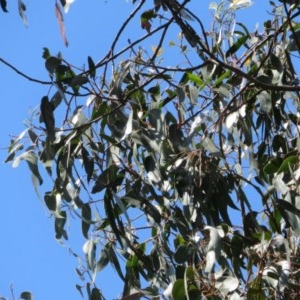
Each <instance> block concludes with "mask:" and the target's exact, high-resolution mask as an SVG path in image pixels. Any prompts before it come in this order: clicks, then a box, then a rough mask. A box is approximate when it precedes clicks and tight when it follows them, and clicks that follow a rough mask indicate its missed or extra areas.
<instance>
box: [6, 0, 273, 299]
mask: <svg viewBox="0 0 300 300" xmlns="http://www.w3.org/2000/svg"><path fill="white" fill-rule="evenodd" d="M24 2H25V4H26V5H27V17H28V22H29V27H28V28H25V27H24V26H23V24H22V21H21V19H20V18H19V16H18V11H17V7H16V6H17V5H16V4H17V3H16V1H12V0H8V9H9V13H8V14H4V13H0V25H1V35H0V39H1V47H0V57H1V58H3V59H5V60H7V61H9V62H10V63H12V64H13V65H14V66H15V67H17V68H18V69H20V70H21V71H23V72H24V73H26V74H28V75H30V76H32V77H35V78H38V79H42V80H48V79H49V78H48V75H47V72H46V71H45V68H44V60H43V59H42V48H43V47H48V48H49V49H50V51H51V52H52V53H57V52H58V51H61V52H62V54H63V57H64V58H66V59H67V60H68V61H70V62H72V63H73V64H75V65H78V66H83V64H86V58H87V56H88V55H90V56H92V57H93V59H94V60H95V61H97V60H98V59H101V58H102V57H103V55H104V54H106V52H107V51H108V49H109V45H110V42H111V41H112V39H113V37H114V34H115V33H116V31H117V29H118V28H119V26H120V24H122V22H123V20H125V18H126V16H127V15H128V13H129V12H130V11H131V10H132V4H131V1H128V3H127V2H126V1H125V0H108V1H104V0H102V1H101V0H90V1H84V0H76V1H75V2H74V4H73V5H72V6H71V8H70V11H69V13H68V14H67V15H66V16H65V21H66V29H67V37H68V40H69V47H68V48H66V47H64V45H63V42H62V39H61V37H60V34H59V30H58V25H57V23H56V19H55V15H54V1H24ZM192 2H193V1H192ZM196 2H197V1H196ZM200 2H201V10H200V11H199V15H200V18H202V19H203V20H204V22H205V23H206V24H209V22H210V20H211V12H209V10H208V4H209V2H210V1H208V0H203V1H199V2H198V8H199V7H200V5H199V3H200ZM256 2H257V3H254V6H253V7H252V8H251V9H247V10H246V11H245V13H242V14H241V16H242V17H241V20H242V21H243V22H246V23H247V24H249V25H250V24H251V25H250V29H252V28H254V25H255V24H256V22H259V23H260V25H262V23H263V21H264V19H263V16H266V5H267V4H268V1H262V0H256ZM262 3H263V4H262ZM149 4H152V1H150V2H149ZM195 13H196V14H197V11H195ZM133 30H134V31H135V33H136V34H138V35H141V34H143V32H142V30H141V29H140V28H139V24H138V23H137V24H136V27H134V28H133ZM121 46H122V45H120V46H119V49H121V48H122V47H121ZM47 92H48V88H47V87H46V86H41V85H38V84H36V83H32V82H29V81H28V80H26V79H24V78H21V77H20V76H19V75H17V74H16V73H14V72H13V71H12V70H10V69H8V68H7V67H6V66H4V65H2V64H0V99H1V102H0V103H1V106H2V109H1V110H0V128H1V130H0V135H1V136H0V147H1V150H0V160H1V165H0V188H1V191H2V193H1V196H0V204H1V209H0V240H1V244H0V245H1V246H0V296H4V297H8V298H11V293H10V285H11V284H13V288H14V292H15V297H16V299H17V298H18V296H19V294H20V292H21V291H24V290H29V291H31V292H32V293H33V294H34V296H35V299H37V300H39V299H43V300H52V299H81V297H80V295H79V293H78V291H76V289H75V284H81V283H83V282H81V281H80V279H79V278H78V277H77V275H76V273H75V267H76V266H77V261H76V259H75V258H74V257H73V256H72V255H70V254H69V251H68V247H62V246H60V245H59V244H58V243H57V242H56V241H55V238H54V228H53V227H54V225H53V219H51V218H49V215H48V214H47V213H46V212H45V209H44V206H43V205H42V203H41V202H40V201H39V199H38V198H37V196H36V194H35V192H34V190H33V187H32V184H31V178H30V174H29V171H28V169H27V165H26V164H25V163H21V165H20V166H19V167H18V168H17V169H12V168H11V165H6V164H4V163H2V162H3V161H4V160H5V157H6V151H5V150H2V149H3V148H4V147H5V146H7V145H8V144H9V140H10V138H9V135H10V134H11V135H16V134H19V133H20V132H21V131H22V130H24V129H25V127H24V125H23V124H22V122H23V121H24V120H26V119H28V118H29V117H30V114H31V112H32V110H33V109H34V108H35V107H36V106H39V101H40V99H41V97H42V96H44V95H46V94H47ZM71 226H72V227H71V233H70V239H69V241H68V244H67V246H70V247H71V248H72V249H74V250H75V251H77V253H78V254H80V255H83V253H82V244H83V243H84V239H83V238H82V237H81V231H80V229H79V228H78V227H76V226H77V225H76V224H71ZM76 231H77V232H76ZM116 276H117V275H116V273H115V272H114V271H110V272H105V274H102V273H100V274H98V276H97V278H98V282H99V283H100V284H99V286H101V287H102V288H103V290H104V295H107V299H114V298H116V297H117V296H118V295H120V292H121V288H120V286H119V285H118V284H116V282H117V280H116V279H115V277H116Z"/></svg>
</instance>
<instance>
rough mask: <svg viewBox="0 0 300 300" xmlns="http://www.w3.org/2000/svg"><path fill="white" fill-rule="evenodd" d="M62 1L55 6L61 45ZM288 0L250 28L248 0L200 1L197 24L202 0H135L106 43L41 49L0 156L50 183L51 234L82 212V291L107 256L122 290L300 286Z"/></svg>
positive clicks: (191, 292)
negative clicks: (16, 127) (40, 61)
mask: <svg viewBox="0 0 300 300" xmlns="http://www.w3.org/2000/svg"><path fill="white" fill-rule="evenodd" d="M78 1H79V0H78ZM72 2H73V1H66V0H64V1H63V0H61V1H60V2H56V4H55V8H56V17H57V20H58V22H59V25H60V29H61V34H62V38H63V40H64V42H65V44H66V45H67V44H68V41H67V37H66V34H65V30H64V22H63V9H66V10H67V9H68V8H69V5H70V4H71V3H72ZM298 2H299V1H276V0H274V1H270V2H269V15H268V17H269V18H268V19H266V20H259V21H260V22H261V24H262V26H260V27H257V28H254V29H253V28H248V26H247V24H245V23H244V22H243V20H240V19H239V12H240V10H241V9H247V6H250V5H251V4H252V3H251V1H250V0H232V1H228V0H222V1H218V2H212V3H211V4H210V6H209V9H210V12H211V15H212V19H211V24H210V26H209V27H207V26H206V25H205V24H203V22H202V21H201V18H200V16H199V14H198V12H200V9H201V8H202V9H203V4H201V1H193V0H183V1H177V0H154V1H150V0H148V1H145V0H140V1H136V0H133V1H132V9H133V10H132V13H131V14H130V15H128V16H124V22H123V24H122V26H121V27H120V29H119V31H118V32H117V34H116V36H115V37H114V40H113V42H112V44H111V45H107V54H106V55H105V56H104V57H102V58H99V57H97V58H95V57H87V58H86V59H85V61H84V62H83V63H84V67H78V66H74V65H73V64H72V62H69V61H67V60H66V59H64V57H63V56H62V54H61V53H58V54H56V53H52V52H51V48H50V46H51V45H50V46H49V48H45V49H44V52H43V58H44V60H45V68H46V70H47V71H48V73H49V82H48V83H47V85H48V86H47V88H45V95H44V96H43V97H42V99H37V101H40V109H39V111H36V112H34V113H33V115H32V118H31V120H30V122H29V125H28V127H27V128H26V129H25V130H24V131H23V132H22V133H21V134H20V135H18V136H17V137H16V138H15V139H13V140H12V141H11V144H10V146H9V149H8V151H9V153H8V157H7V160H6V162H12V164H13V166H14V167H16V166H18V164H19V163H20V162H21V161H22V160H23V161H26V162H27V164H28V166H29V170H30V172H31V176H32V181H33V185H34V188H35V189H36V191H37V194H38V195H40V189H41V187H40V186H42V184H43V182H44V181H45V180H47V186H50V185H51V188H49V190H46V191H45V192H44V194H43V195H42V196H41V197H42V198H43V201H44V203H45V205H46V207H47V208H48V210H49V213H50V214H51V216H52V217H53V222H54V231H55V237H56V239H58V240H61V241H64V240H67V239H68V235H69V232H68V230H67V228H66V223H67V222H69V220H70V219H72V220H73V219H74V217H75V219H77V220H78V221H79V222H81V229H82V231H81V233H78V234H82V235H83V236H84V237H85V239H86V243H85V244H84V245H83V251H84V254H85V258H86V260H85V264H82V265H80V266H78V268H77V269H76V271H77V274H78V276H79V277H80V278H81V279H82V280H83V281H81V282H80V283H79V284H78V285H76V288H77V289H78V291H79V293H80V294H81V295H82V296H83V297H84V295H85V294H87V295H88V298H89V299H93V300H94V299H105V294H104V293H103V292H102V288H103V287H101V283H100V282H99V283H98V282H97V273H98V272H100V271H101V270H103V269H104V268H109V267H112V268H114V269H115V271H116V273H117V274H118V276H119V277H120V280H122V281H123V282H124V288H123V291H120V294H122V299H124V300H125V299H142V298H144V299H160V298H162V299H174V300H184V299H269V298H272V299H298V298H299V293H300V291H299V281H300V274H299V271H298V270H299V254H300V250H299V235H300V231H299V228H300V226H299V225H300V223H299V222H300V194H299V186H298V182H299V177H300V168H299V151H300V139H299V121H298V120H299V99H300V95H299V93H300V86H299V78H298V72H299V70H298V68H297V64H298V59H299V51H300V50H299V49H300V35H299V33H300V23H299V15H300V4H298ZM0 4H1V8H2V9H3V10H4V11H5V10H6V1H3V0H1V1H0ZM207 9H208V8H207ZM19 11H20V15H21V17H22V19H23V21H24V22H25V24H26V23H27V19H26V15H25V12H26V7H25V5H24V3H23V2H22V1H19ZM70 13H72V12H71V11H70ZM132 25H133V26H140V27H141V28H142V29H143V31H144V34H143V35H142V36H135V35H134V33H131V32H129V31H128V30H127V29H128V27H129V26H132ZM130 34H131V35H130ZM2 62H3V61H2ZM49 86H51V87H52V88H51V89H49ZM83 103H84V104H83ZM41 168H44V169H45V170H46V172H42V171H41ZM72 220H71V224H72V222H74V221H72ZM74 255H75V256H76V255H78V254H75V253H74Z"/></svg>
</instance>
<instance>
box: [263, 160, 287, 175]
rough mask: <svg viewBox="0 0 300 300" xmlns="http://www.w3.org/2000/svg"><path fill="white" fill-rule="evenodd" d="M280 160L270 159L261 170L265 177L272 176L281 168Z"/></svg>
mask: <svg viewBox="0 0 300 300" xmlns="http://www.w3.org/2000/svg"><path fill="white" fill-rule="evenodd" d="M281 162H282V159H280V158H278V157H276V158H273V159H271V160H270V161H269V162H268V163H267V164H266V165H265V166H264V168H263V170H264V173H265V174H266V175H270V174H274V173H276V172H277V170H278V169H279V168H280V166H281Z"/></svg>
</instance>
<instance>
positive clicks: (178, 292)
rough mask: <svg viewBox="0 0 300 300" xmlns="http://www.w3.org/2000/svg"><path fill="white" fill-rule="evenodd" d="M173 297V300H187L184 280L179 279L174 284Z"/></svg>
mask: <svg viewBox="0 0 300 300" xmlns="http://www.w3.org/2000/svg"><path fill="white" fill-rule="evenodd" d="M172 296H173V300H186V294H185V288H184V279H178V280H176V281H175V282H174V285H173V289H172Z"/></svg>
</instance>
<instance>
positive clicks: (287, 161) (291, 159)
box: [277, 155, 299, 174]
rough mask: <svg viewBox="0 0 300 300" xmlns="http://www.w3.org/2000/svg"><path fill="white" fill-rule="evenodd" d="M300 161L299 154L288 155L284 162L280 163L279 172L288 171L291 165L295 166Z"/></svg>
mask: <svg viewBox="0 0 300 300" xmlns="http://www.w3.org/2000/svg"><path fill="white" fill-rule="evenodd" d="M298 161H299V158H298V155H291V156H288V157H287V158H286V159H284V161H283V162H282V164H281V165H280V168H279V169H278V170H277V173H278V174H279V173H282V172H287V171H289V169H290V167H292V166H294V165H295V164H297V163H298Z"/></svg>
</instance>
